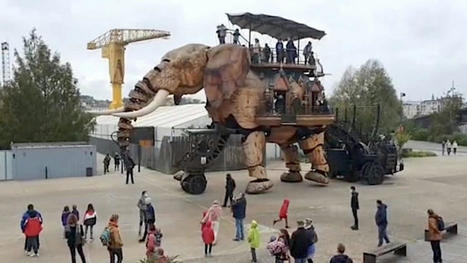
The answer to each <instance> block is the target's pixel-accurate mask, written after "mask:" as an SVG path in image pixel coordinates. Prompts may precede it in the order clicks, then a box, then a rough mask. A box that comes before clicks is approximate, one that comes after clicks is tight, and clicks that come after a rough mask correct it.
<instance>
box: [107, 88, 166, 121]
mask: <svg viewBox="0 0 467 263" xmlns="http://www.w3.org/2000/svg"><path fill="white" fill-rule="evenodd" d="M169 94H170V93H169V91H167V90H165V89H160V90H158V91H157V94H156V95H155V96H154V99H153V100H152V101H151V102H150V103H149V104H148V105H146V106H145V107H144V108H142V109H139V110H137V111H130V112H121V113H115V114H112V115H113V116H116V117H120V118H127V119H134V118H138V117H141V116H144V115H147V114H149V113H151V112H153V111H155V110H156V109H157V108H158V107H159V106H161V105H163V104H164V103H165V100H166V98H167V96H169Z"/></svg>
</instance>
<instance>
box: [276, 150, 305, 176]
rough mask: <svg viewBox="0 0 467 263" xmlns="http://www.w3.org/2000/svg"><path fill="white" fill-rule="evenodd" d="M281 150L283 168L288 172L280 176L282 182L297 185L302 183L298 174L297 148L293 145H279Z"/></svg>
mask: <svg viewBox="0 0 467 263" xmlns="http://www.w3.org/2000/svg"><path fill="white" fill-rule="evenodd" d="M281 150H282V152H283V153H284V160H285V166H286V167H287V168H289V171H288V172H286V173H283V174H282V175H281V181H282V182H288V183H298V182H301V181H303V177H302V175H301V174H300V170H301V169H300V159H299V157H298V147H297V146H296V145H293V144H289V145H281Z"/></svg>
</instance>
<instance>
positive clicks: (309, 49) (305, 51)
mask: <svg viewBox="0 0 467 263" xmlns="http://www.w3.org/2000/svg"><path fill="white" fill-rule="evenodd" d="M311 53H312V45H311V41H308V44H306V46H305V49H303V56H304V57H305V63H306V64H310V65H311V61H310V58H311Z"/></svg>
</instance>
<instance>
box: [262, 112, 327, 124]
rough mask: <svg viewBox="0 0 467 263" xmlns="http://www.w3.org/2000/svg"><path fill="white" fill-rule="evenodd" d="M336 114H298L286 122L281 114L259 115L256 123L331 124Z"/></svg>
mask: <svg viewBox="0 0 467 263" xmlns="http://www.w3.org/2000/svg"><path fill="white" fill-rule="evenodd" d="M335 119H336V118H335V115H334V114H322V115H297V116H296V118H295V120H294V121H287V122H284V121H283V118H282V116H280V115H270V116H257V117H256V123H258V124H259V125H261V126H281V125H290V126H320V125H329V124H332V123H334V121H335Z"/></svg>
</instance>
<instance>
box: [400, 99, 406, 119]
mask: <svg viewBox="0 0 467 263" xmlns="http://www.w3.org/2000/svg"><path fill="white" fill-rule="evenodd" d="M403 97H405V93H404V92H401V93H400V102H401V108H402V111H401V124H402V120H403V118H404V104H403V102H402V98H403Z"/></svg>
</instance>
